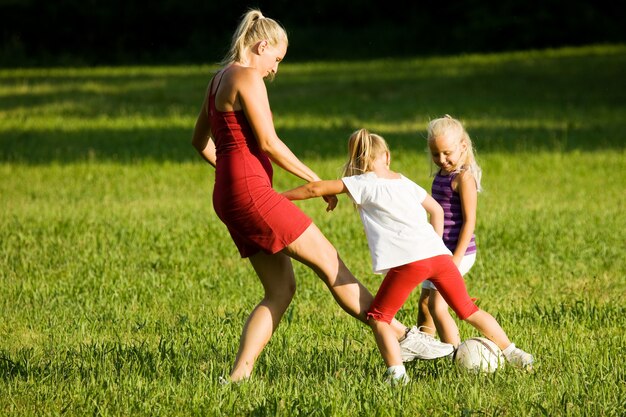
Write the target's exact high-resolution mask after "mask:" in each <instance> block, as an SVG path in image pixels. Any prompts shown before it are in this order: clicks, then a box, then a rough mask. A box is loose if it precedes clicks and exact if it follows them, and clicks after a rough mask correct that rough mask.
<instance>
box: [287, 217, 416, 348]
mask: <svg viewBox="0 0 626 417" xmlns="http://www.w3.org/2000/svg"><path fill="white" fill-rule="evenodd" d="M283 253H285V254H287V255H289V256H290V257H292V258H294V259H295V260H297V261H299V262H302V263H303V264H305V265H307V266H308V267H310V268H311V269H313V271H315V273H316V274H317V275H318V276H319V277H320V278H321V279H322V281H324V283H325V284H326V286H327V287H328V288H329V289H330V292H331V293H332V295H333V297H334V298H335V300H336V301H337V303H338V304H339V305H340V306H341V308H343V309H344V310H345V311H346V312H347V313H348V314H350V315H352V316H353V317H355V318H357V319H359V320H361V321H362V322H363V323H366V324H367V318H366V314H367V310H368V308H369V306H370V304H371V303H372V301H373V300H374V297H372V294H371V293H370V292H369V291H368V290H367V288H365V286H363V284H361V283H360V282H359V280H357V279H356V278H355V277H354V275H352V273H351V272H350V270H349V269H348V268H347V267H346V265H345V264H344V263H343V261H342V260H341V258H340V257H339V254H338V253H337V250H336V249H335V247H334V246H333V245H332V244H331V243H330V242H329V241H328V239H326V237H325V236H324V235H323V234H322V232H321V231H320V230H319V229H318V228H317V226H315V224H311V225H310V226H309V227H308V228H307V229H306V230H305V231H304V233H302V235H300V237H298V239H296V240H295V241H294V242H293V243H291V244H290V245H289V246H287V247H286V248H285V249H284V250H283ZM391 327H392V329H393V333H394V334H395V336H396V339H400V338H402V337H403V336H404V334H405V332H406V327H405V326H404V325H403V324H402V323H400V322H398V321H397V320H395V319H394V320H393V321H392V323H391Z"/></svg>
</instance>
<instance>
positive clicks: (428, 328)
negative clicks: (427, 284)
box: [417, 285, 436, 336]
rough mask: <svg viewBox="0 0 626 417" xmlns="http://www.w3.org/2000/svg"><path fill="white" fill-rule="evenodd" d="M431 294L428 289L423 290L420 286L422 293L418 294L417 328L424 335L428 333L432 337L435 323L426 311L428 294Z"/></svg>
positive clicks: (427, 310)
mask: <svg viewBox="0 0 626 417" xmlns="http://www.w3.org/2000/svg"><path fill="white" fill-rule="evenodd" d="M431 292H433V291H432V290H430V289H428V288H424V286H423V285H422V292H421V293H420V299H419V301H418V303H417V327H418V328H420V330H422V331H423V332H424V333H428V334H430V335H432V336H434V335H435V329H436V328H435V322H434V321H433V317H432V315H431V314H430V311H429V309H428V304H429V299H430V294H431Z"/></svg>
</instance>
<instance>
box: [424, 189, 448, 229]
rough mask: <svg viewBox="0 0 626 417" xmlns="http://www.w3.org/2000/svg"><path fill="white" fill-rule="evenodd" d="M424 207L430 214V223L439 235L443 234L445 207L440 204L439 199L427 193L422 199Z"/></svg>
mask: <svg viewBox="0 0 626 417" xmlns="http://www.w3.org/2000/svg"><path fill="white" fill-rule="evenodd" d="M422 207H424V209H425V210H426V211H427V212H428V214H429V215H430V224H431V225H432V226H433V229H435V232H437V234H438V235H439V237H442V236H443V208H441V206H440V205H439V203H438V202H437V200H435V199H434V198H432V196H430V195H426V198H425V199H424V201H422Z"/></svg>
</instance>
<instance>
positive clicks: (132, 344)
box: [0, 45, 626, 416]
mask: <svg viewBox="0 0 626 417" xmlns="http://www.w3.org/2000/svg"><path fill="white" fill-rule="evenodd" d="M214 69H215V67H214V66H211V65H206V66H192V67H184V66H178V67H176V66H175V67H124V68H73V69H72V68H53V69H20V70H0V98H1V100H0V212H1V213H2V214H1V215H0V311H2V313H1V317H2V320H0V393H2V395H0V414H2V415H15V416H29V415H33V416H35V415H37V416H38V415H61V414H62V415H76V416H82V415H87V414H90V415H151V416H154V415H162V416H172V415H181V416H183V415H184V416H187V415H255V416H264V415H279V416H294V415H307V416H331V415H332V416H335V415H342V416H343V415H346V416H364V415H433V416H439V415H454V416H459V415H460V416H472V415H494V416H495V415H498V416H535V415H568V416H569V415H571V416H590V415H594V416H595V415H598V416H622V415H624V414H625V412H626V410H625V409H624V404H626V386H625V385H624V381H625V380H626V367H625V366H624V364H623V361H622V360H620V359H621V356H622V352H623V350H624V347H625V346H626V333H625V332H624V331H623V329H624V326H626V319H625V317H626V315H625V314H626V311H625V308H626V307H625V306H626V297H625V294H626V280H625V279H624V277H625V276H626V263H625V262H624V248H625V247H624V241H625V238H626V235H625V232H624V231H625V230H626V218H625V216H624V214H623V210H624V207H625V206H626V201H625V196H626V194H625V193H624V190H625V189H626V182H625V181H624V179H623V178H622V173H624V172H626V158H625V155H624V145H625V144H626V134H625V133H624V132H626V129H625V127H626V126H625V123H626V122H625V120H626V88H623V87H624V82H625V81H624V78H623V74H624V70H625V69H626V47H624V46H620V45H617V46H595V47H584V48H564V49H557V50H547V51H527V52H515V53H505V54H488V55H480V54H473V55H463V56H453V57H445V56H442V57H429V58H428V57H427V58H414V59H406V60H376V61H362V62H358V61H357V62H315V63H293V64H292V63H289V60H288V59H287V60H286V61H285V63H284V64H281V69H280V73H279V77H278V78H277V79H276V81H275V82H274V83H272V84H270V85H269V86H268V90H269V94H270V97H271V101H272V110H273V114H274V118H275V122H276V127H277V131H278V133H279V134H280V135H281V137H282V138H283V139H284V140H285V141H286V142H287V143H288V144H289V146H290V147H291V148H292V149H293V150H294V152H295V153H296V154H297V155H298V156H300V157H302V158H303V159H304V161H305V162H306V163H307V164H309V165H310V166H311V167H312V168H313V169H315V171H316V172H317V173H318V174H319V175H321V176H322V177H324V178H336V177H338V176H339V175H340V173H341V171H340V169H341V166H342V164H343V162H344V152H345V146H346V140H347V138H348V135H349V134H350V133H351V132H352V131H353V130H354V129H356V128H358V127H367V128H369V129H370V130H372V131H376V132H378V133H381V134H383V135H384V136H385V137H386V139H387V140H388V141H389V143H390V145H391V150H392V165H393V167H394V168H395V169H396V170H398V171H400V172H402V173H404V174H405V175H407V176H408V177H410V178H412V179H414V180H415V181H416V182H417V183H419V184H420V185H422V186H423V187H425V188H427V189H429V187H430V182H431V177H430V176H429V172H430V166H429V161H428V155H427V154H426V152H425V142H424V136H425V130H426V124H427V122H428V120H429V119H430V118H432V117H437V116H440V115H442V114H444V113H449V114H452V115H454V116H456V117H459V118H461V119H462V120H463V121H464V122H465V123H466V127H467V129H468V131H469V132H470V135H471V136H472V138H473V140H474V143H475V145H476V148H477V151H478V157H479V162H480V164H481V166H482V168H483V171H484V179H483V185H484V188H485V191H484V192H483V193H482V194H480V196H479V201H478V204H479V206H478V225H477V238H478V245H479V256H478V260H477V264H476V265H475V267H474V269H473V270H472V272H471V273H470V274H469V275H468V277H467V285H468V289H469V291H470V294H471V295H472V296H475V297H478V298H479V300H478V303H479V305H480V306H481V307H482V308H484V309H486V310H487V311H489V312H491V313H492V314H494V316H496V317H497V319H498V320H499V321H500V323H501V324H502V326H503V327H504V328H505V330H506V331H507V333H508V334H509V336H510V337H511V338H512V339H513V340H514V341H515V342H516V343H517V344H518V345H519V346H521V347H523V348H525V349H527V350H529V351H531V352H532V353H533V354H535V355H536V357H537V361H538V366H537V371H536V372H535V373H534V374H530V375H528V374H524V373H521V372H517V371H516V370H514V369H511V368H508V367H507V368H505V369H503V370H502V372H498V373H496V374H495V375H492V376H488V377H485V376H472V375H467V374H463V373H461V372H459V371H458V370H457V369H456V368H455V367H453V366H451V364H450V363H448V362H446V361H435V362H416V363H411V364H409V365H408V371H409V374H410V375H411V377H412V378H413V382H412V383H411V384H410V385H409V386H408V387H406V388H404V389H396V390H391V389H389V388H388V387H386V386H384V385H383V384H382V383H381V374H382V372H383V370H384V365H383V363H382V360H381V359H380V356H379V354H378V352H377V350H376V348H375V344H374V341H373V338H372V336H371V334H370V331H369V330H368V329H367V328H366V327H365V326H363V325H362V324H360V323H358V322H357V321H356V320H354V319H352V318H350V317H349V316H348V315H346V314H345V313H344V312H342V311H341V309H340V308H339V307H338V306H337V305H336V303H335V302H334V301H333V300H332V297H331V296H330V294H329V293H328V291H327V290H326V288H325V287H324V286H323V284H322V283H321V282H320V281H319V279H318V278H317V277H316V276H315V275H314V274H313V273H312V272H311V271H310V270H309V269H307V268H305V267H303V266H302V265H299V264H295V270H296V275H297V284H298V290H297V293H296V296H295V300H294V303H293V304H292V305H291V306H290V308H289V310H288V311H287V313H286V315H285V317H284V319H283V321H282V323H281V325H280V327H279V328H278V330H277V332H276V334H275V335H274V337H273V338H272V340H271V341H270V344H269V345H268V347H267V349H266V350H265V351H264V353H263V354H262V355H261V357H260V358H259V362H258V365H257V368H256V370H255V375H254V379H253V380H252V382H250V383H246V384H242V385H237V386H228V387H222V386H220V385H219V384H218V382H217V381H218V377H219V376H221V375H226V374H228V372H229V368H230V366H231V364H232V361H233V359H234V357H235V354H236V349H237V343H238V338H239V334H240V332H241V327H242V326H243V323H244V321H245V318H246V316H247V314H248V313H249V311H250V310H251V309H252V308H253V306H254V305H255V304H256V303H257V302H258V301H259V299H260V298H261V296H262V288H261V285H260V284H259V283H258V280H257V279H256V278H255V276H254V272H253V270H252V268H251V267H250V265H249V264H248V263H247V262H245V261H242V260H241V259H239V257H238V254H237V251H236V249H235V247H234V245H233V244H232V242H231V241H230V238H229V237H228V234H227V231H226V229H225V227H224V226H223V225H222V224H221V222H220V221H219V220H218V219H217V217H216V215H215V213H214V212H213V210H212V207H211V192H212V181H213V171H212V169H211V168H209V167H208V166H207V165H206V164H204V163H203V162H202V161H201V160H200V158H199V157H198V156H197V155H196V154H195V151H194V150H193V148H192V147H191V146H190V137H191V130H192V128H193V124H194V122H195V118H196V115H197V112H198V109H199V106H200V103H201V100H202V97H203V94H204V91H205V88H206V86H207V84H208V81H209V79H210V76H211V74H212V71H213V70H214ZM300 183H301V181H300V180H299V179H297V178H295V177H293V176H291V175H289V174H286V173H285V172H284V171H282V170H280V169H276V175H275V181H274V184H275V187H276V188H277V189H279V190H284V189H287V188H290V187H293V186H295V185H298V184H300ZM298 205H299V206H300V207H301V208H302V209H303V210H304V211H305V212H306V213H307V214H308V215H309V216H311V217H312V218H313V219H314V220H315V222H316V224H317V225H318V226H319V227H320V229H322V231H323V232H324V233H325V234H326V236H327V237H328V238H329V239H330V241H331V242H333V243H334V244H335V245H336V246H337V248H338V250H339V252H340V253H341V255H342V257H343V258H344V260H345V262H346V264H347V265H348V266H349V267H350V269H351V270H352V271H353V272H354V273H355V274H356V275H357V276H358V277H359V278H360V279H361V280H362V281H363V282H364V283H365V284H366V285H367V286H368V288H370V289H371V290H372V291H375V290H376V288H377V287H378V285H379V283H380V279H381V277H380V276H377V275H374V274H372V273H371V266H370V259H369V254H368V249H367V244H366V241H365V238H364V235H363V230H362V226H361V223H360V221H359V218H358V215H357V214H356V212H355V211H354V209H353V208H352V206H351V204H349V202H348V200H347V199H346V198H345V197H340V205H339V207H338V208H337V209H336V210H335V211H334V212H333V213H326V212H325V211H324V204H323V202H322V201H318V200H314V201H303V202H299V203H298ZM415 302H416V298H415V297H412V298H411V299H410V300H409V302H408V303H407V304H406V305H405V307H404V308H403V310H401V311H400V312H399V314H398V318H399V319H401V320H402V321H403V322H405V323H407V324H412V323H413V322H414V320H415V317H416V314H417V309H416V305H415ZM460 329H461V332H462V336H463V338H466V337H470V336H474V335H476V332H475V331H474V329H473V328H471V327H470V326H468V325H465V324H463V323H461V324H460Z"/></svg>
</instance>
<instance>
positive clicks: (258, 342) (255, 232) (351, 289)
mask: <svg viewBox="0 0 626 417" xmlns="http://www.w3.org/2000/svg"><path fill="white" fill-rule="evenodd" d="M287 46H288V40H287V34H286V32H285V30H284V28H283V27H282V26H281V25H280V24H278V23H277V22H276V21H275V20H273V19H270V18H267V17H265V16H263V14H262V13H261V12H260V11H259V10H250V11H248V12H247V13H246V14H245V15H244V16H243V17H242V20H241V22H240V24H239V26H238V27H237V30H236V32H235V34H234V35H233V39H232V43H231V47H230V51H229V53H228V54H227V56H226V57H225V59H224V60H223V62H222V64H223V67H222V68H221V69H220V70H219V71H218V72H217V73H216V75H215V76H214V77H213V79H212V80H211V82H210V84H209V87H208V89H207V92H206V96H205V99H204V102H203V103H202V107H201V110H200V114H199V115H198V119H197V121H196V125H195V129H194V132H193V141H192V143H193V146H194V147H195V148H196V150H197V151H198V152H199V153H200V155H201V156H202V157H203V158H204V160H205V161H207V162H208V163H209V164H211V165H212V166H213V167H215V169H216V172H215V186H214V189H213V207H214V208H215V212H216V213H217V215H218V217H219V218H220V219H221V220H222V222H223V223H224V224H225V225H226V227H227V229H228V231H229V233H230V235H231V237H232V239H233V241H234V243H235V245H236V246H237V248H238V250H239V253H240V255H241V257H242V258H248V259H249V260H250V263H251V264H252V267H253V268H254V270H255V272H256V274H257V275H258V277H259V280H260V281H261V284H262V285H263V289H264V296H263V299H262V300H261V301H260V302H259V304H257V306H256V307H255V308H254V309H253V310H252V312H251V314H250V316H249V317H248V319H247V321H246V323H245V325H244V327H243V331H242V334H241V339H240V344H239V350H238V352H237V357H236V358H235V363H234V365H233V368H232V371H231V373H230V380H231V381H240V380H242V379H247V378H249V377H250V375H251V373H252V370H253V367H254V364H255V361H256V360H257V357H258V356H259V354H260V353H261V351H262V350H263V348H264V347H265V345H266V344H267V342H268V341H269V339H270V337H271V336H272V333H273V332H274V330H275V329H276V327H277V326H278V323H279V322H280V320H281V318H282V316H283V314H284V312H285V310H286V309H287V307H288V306H289V304H290V303H291V300H292V298H293V296H294V293H295V290H296V282H295V277H294V271H293V267H292V264H291V259H295V260H297V261H299V262H302V263H303V264H305V265H307V266H309V267H310V268H312V269H313V270H314V271H315V272H316V273H317V275H318V276H319V277H320V278H321V279H322V281H323V282H324V283H325V284H326V286H327V287H328V288H329V289H330V291H331V293H332V295H333V297H334V298H335V300H336V301H337V303H338V304H339V305H340V306H341V307H342V308H343V309H344V310H345V311H346V312H348V313H349V314H351V315H352V316H354V317H356V318H358V319H359V320H361V321H363V322H366V321H367V318H366V312H367V309H368V307H369V305H370V303H371V302H372V295H371V294H370V292H369V291H368V290H367V289H366V288H365V287H364V286H363V285H362V284H361V283H360V282H359V281H358V280H357V279H356V278H355V277H354V276H353V275H352V274H351V273H350V271H349V270H348V268H347V267H346V266H345V264H344V263H343V261H342V260H341V258H340V257H339V255H338V253H337V251H336V250H335V248H334V247H333V245H332V244H331V243H330V242H329V241H328V240H327V239H326V237H324V235H323V234H322V233H321V232H320V230H319V229H318V228H317V227H316V226H315V225H314V224H313V223H312V221H311V219H310V218H309V217H307V216H306V215H305V214H304V213H303V212H302V211H301V210H300V209H299V208H298V207H297V206H295V205H294V204H293V203H292V202H291V201H289V200H288V199H286V198H285V197H284V196H282V195H281V194H279V193H277V192H276V191H275V190H274V189H273V188H272V174H273V167H272V163H274V164H276V165H278V166H279V167H281V168H282V169H284V170H286V171H288V172H290V173H291V174H293V175H295V176H297V177H299V178H301V179H303V180H304V181H307V182H311V181H318V180H319V177H318V176H317V174H316V173H315V172H313V170H311V169H310V168H309V167H308V166H306V165H305V164H303V163H302V162H301V161H300V160H299V159H298V158H297V157H296V156H295V155H294V154H293V153H292V152H291V150H290V149H289V148H288V147H287V146H286V145H285V144H284V143H283V142H282V141H281V140H280V138H279V137H278V135H277V134H276V131H275V130H274V124H273V121H272V112H271V109H270V105H269V101H268V96H267V90H266V87H265V83H264V79H272V78H273V77H274V76H275V75H276V73H277V72H278V67H279V65H280V63H281V62H282V60H283V58H284V57H285V54H286V52H287ZM325 199H326V201H327V202H328V204H329V209H332V208H334V207H335V205H336V204H337V198H336V197H334V196H327V197H326V198H325ZM224 279H228V277H227V275H226V276H225V277H224ZM392 326H393V331H394V334H395V337H396V338H397V339H402V344H403V350H404V351H405V354H406V355H407V356H409V357H412V358H415V357H418V358H423V359H430V358H435V357H440V356H445V355H448V354H450V353H451V352H452V350H453V348H452V346H451V345H449V344H442V343H440V342H439V341H437V340H435V339H434V338H432V337H430V336H428V335H426V334H424V333H421V332H419V331H417V329H415V328H414V329H411V330H410V331H409V330H408V329H407V328H406V327H404V326H403V325H402V324H400V323H398V322H397V321H394V323H393V324H392Z"/></svg>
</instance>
